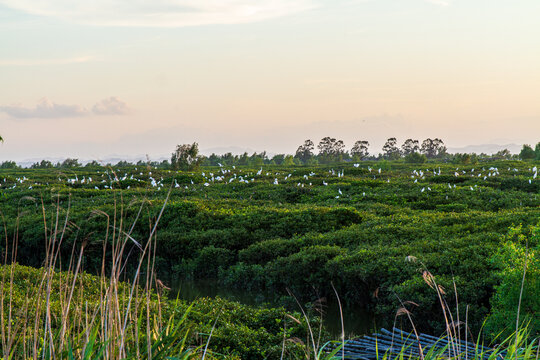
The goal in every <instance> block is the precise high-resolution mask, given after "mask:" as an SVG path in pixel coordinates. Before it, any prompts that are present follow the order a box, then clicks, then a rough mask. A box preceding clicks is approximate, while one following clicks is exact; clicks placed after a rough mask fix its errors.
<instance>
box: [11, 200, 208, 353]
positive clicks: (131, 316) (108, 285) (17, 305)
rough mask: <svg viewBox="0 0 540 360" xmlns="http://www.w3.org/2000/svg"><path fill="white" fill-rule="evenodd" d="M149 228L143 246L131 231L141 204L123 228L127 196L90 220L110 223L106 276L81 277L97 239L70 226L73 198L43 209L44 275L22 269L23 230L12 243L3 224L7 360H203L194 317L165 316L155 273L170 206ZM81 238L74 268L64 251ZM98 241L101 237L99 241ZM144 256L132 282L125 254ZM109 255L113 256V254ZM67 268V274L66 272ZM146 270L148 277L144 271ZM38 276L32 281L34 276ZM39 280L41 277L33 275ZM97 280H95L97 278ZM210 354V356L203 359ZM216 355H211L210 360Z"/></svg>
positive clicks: (41, 271)
mask: <svg viewBox="0 0 540 360" xmlns="http://www.w3.org/2000/svg"><path fill="white" fill-rule="evenodd" d="M167 200H168V196H167V198H166V200H165V202H164V204H163V206H162V208H161V211H160V213H159V215H158V216H157V218H156V220H155V221H154V223H153V224H150V225H151V231H150V232H149V234H148V237H147V238H146V239H144V241H138V240H135V239H134V238H133V237H132V236H131V233H132V231H133V229H134V227H135V225H136V223H137V221H138V220H139V216H140V214H141V211H142V210H143V207H144V205H145V201H143V202H141V204H140V207H139V208H138V211H137V215H136V217H135V219H134V220H133V222H132V223H131V224H126V222H125V216H124V215H125V214H124V212H125V210H126V209H125V206H124V204H123V201H122V198H121V193H120V199H119V201H118V203H116V199H115V206H114V214H112V215H109V214H106V213H104V212H102V211H100V210H96V211H93V212H92V214H91V217H96V216H98V217H105V218H106V230H105V235H104V238H102V239H99V240H100V241H102V243H103V251H102V259H101V262H102V264H101V273H100V274H99V276H98V277H97V278H96V277H89V276H88V275H87V274H85V273H84V272H83V271H82V262H83V257H84V254H85V248H86V246H87V244H88V242H89V240H90V237H91V236H92V234H90V235H88V236H87V237H86V238H83V239H79V238H78V236H79V230H80V229H79V228H78V227H77V225H75V224H74V223H72V222H70V220H69V213H70V205H69V198H68V201H67V207H66V208H62V204H61V202H60V196H56V197H55V198H54V214H52V216H50V214H48V213H47V210H46V206H45V204H44V201H43V199H40V200H36V199H32V198H26V199H22V200H21V201H32V202H34V203H36V204H39V206H40V208H41V212H42V215H43V225H44V238H45V244H44V260H43V266H42V267H41V268H40V269H39V271H38V272H35V271H34V272H33V273H31V272H29V271H28V269H27V268H25V267H22V266H20V265H18V264H17V246H18V224H19V222H20V218H21V216H23V215H24V213H22V212H19V215H18V216H17V219H15V221H16V227H15V228H16V229H15V233H14V234H13V236H12V238H11V239H10V236H9V234H8V233H7V230H6V228H7V226H6V223H5V219H4V218H3V217H2V221H3V225H4V238H5V246H4V254H3V255H4V256H3V261H4V265H3V266H2V267H1V270H0V276H1V279H0V337H1V353H2V358H3V359H35V360H37V359H98V358H99V359H102V358H105V359H165V358H167V359H171V358H174V359H192V358H200V356H201V353H202V352H201V348H200V347H199V348H197V347H195V348H193V347H189V346H188V345H187V344H188V339H189V337H190V336H191V329H190V326H189V325H188V322H187V321H186V317H187V315H188V313H189V309H188V310H187V311H183V312H182V313H177V312H176V311H174V309H173V311H168V312H167V313H168V314H170V315H168V317H165V316H164V313H163V309H162V306H163V299H162V289H163V287H164V285H163V284H162V283H161V281H159V280H158V279H157V277H156V274H155V273H154V267H153V262H154V259H155V249H156V246H155V242H156V228H157V226H158V224H159V220H160V218H161V215H162V213H163V210H164V208H165V206H166V204H167ZM68 235H70V236H71V237H72V238H74V239H75V241H74V242H73V245H72V248H71V257H70V258H69V261H68V264H67V266H66V264H62V261H61V256H60V252H61V249H62V247H63V246H65V239H66V237H67V236H68ZM94 240H95V239H94ZM133 245H134V246H135V247H136V248H137V250H138V251H137V252H138V255H137V256H138V258H137V261H136V270H135V272H134V274H133V277H132V278H130V279H129V281H127V282H122V281H121V280H122V279H123V278H125V277H126V276H127V274H126V267H127V261H128V260H129V256H127V255H128V254H127V253H126V252H127V249H128V248H129V247H131V246H133ZM109 255H110V256H109ZM62 266H64V267H65V268H62ZM143 270H144V272H143ZM32 274H34V275H32ZM35 274H39V275H38V276H35ZM96 279H97V280H96ZM205 355H206V354H205ZM208 356H210V357H211V354H209V355H207V358H208Z"/></svg>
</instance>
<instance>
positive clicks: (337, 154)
mask: <svg viewBox="0 0 540 360" xmlns="http://www.w3.org/2000/svg"><path fill="white" fill-rule="evenodd" d="M317 148H318V149H319V156H320V157H321V160H323V162H330V161H339V160H340V158H341V157H342V156H343V153H344V150H345V144H344V143H343V140H336V139H334V138H331V137H329V136H327V137H324V138H322V139H321V141H320V142H319V145H317Z"/></svg>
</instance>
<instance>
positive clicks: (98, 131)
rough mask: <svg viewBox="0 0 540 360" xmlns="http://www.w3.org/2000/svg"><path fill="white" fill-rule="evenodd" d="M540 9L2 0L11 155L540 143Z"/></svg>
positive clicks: (1, 48)
mask: <svg viewBox="0 0 540 360" xmlns="http://www.w3.org/2000/svg"><path fill="white" fill-rule="evenodd" d="M538 19H540V1H538V0H523V1H521V0H520V1H501V0H489V1H477V0H447V1H443V0H432V1H425V0H395V1H391V0H371V1H369V0H364V1H362V0H356V1H355V0H350V1H347V0H338V1H318V0H288V1H286V0H251V1H245V0H221V1H215V0H211V1H208V0H206V1H205V0H197V1H195V0H174V1H173V0H160V1H156V0H154V1H143V0H139V1H133V0H114V1H111V0H94V1H80V0H77V1H73V0H71V1H65V0H43V1H31V0H0V79H1V80H2V86H0V134H2V136H3V137H4V138H5V140H6V141H5V143H4V144H3V145H0V160H5V159H16V160H17V159H24V158H29V157H40V156H42V157H44V156H66V157H67V156H74V157H80V158H98V157H104V156H106V155H108V154H112V153H115V154H133V153H137V154H145V153H148V154H150V155H152V156H160V155H163V154H168V153H170V152H171V151H172V150H173V149H174V147H175V145H176V144H178V143H185V142H193V141H197V142H199V144H200V146H201V148H214V147H225V146H238V147H245V148H250V149H254V150H258V151H260V150H269V151H271V152H294V150H295V149H296V147H297V146H298V145H299V144H300V143H302V142H303V140H304V139H306V138H312V139H313V140H315V141H317V140H319V139H320V138H321V137H323V136H326V135H330V136H334V137H338V138H342V139H344V140H345V143H346V145H347V146H348V147H350V146H352V144H353V142H354V141H355V140H369V141H370V142H371V143H372V145H373V146H372V152H378V151H380V147H381V145H382V143H383V142H384V140H385V139H386V138H388V137H392V136H395V137H397V138H398V140H399V141H403V140H405V139H406V138H408V137H413V138H419V139H423V138H425V137H439V138H442V139H443V140H444V141H445V142H446V143H447V145H449V146H454V147H457V146H464V145H467V144H480V143H493V142H498V143H533V142H537V141H540V137H539V134H540V101H538V99H539V98H540V65H539V64H540V21H538Z"/></svg>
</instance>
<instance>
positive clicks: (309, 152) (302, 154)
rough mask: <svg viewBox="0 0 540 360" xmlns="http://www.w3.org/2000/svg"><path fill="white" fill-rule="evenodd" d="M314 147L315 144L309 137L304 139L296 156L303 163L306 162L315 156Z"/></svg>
mask: <svg viewBox="0 0 540 360" xmlns="http://www.w3.org/2000/svg"><path fill="white" fill-rule="evenodd" d="M314 148H315V144H313V141H311V140H309V139H308V140H306V141H304V143H303V144H302V145H300V146H299V147H298V149H297V150H296V154H295V155H294V157H296V158H298V159H300V160H301V161H302V162H303V163H305V162H306V161H308V160H309V159H310V158H311V157H312V156H313V149H314Z"/></svg>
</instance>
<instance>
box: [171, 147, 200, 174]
mask: <svg viewBox="0 0 540 360" xmlns="http://www.w3.org/2000/svg"><path fill="white" fill-rule="evenodd" d="M201 160H202V158H201V157H200V156H199V144H197V143H196V142H195V143H193V144H183V145H177V146H176V150H175V151H174V152H173V153H172V156H171V166H172V168H173V169H175V170H194V169H196V168H198V167H199V165H200V163H201Z"/></svg>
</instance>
